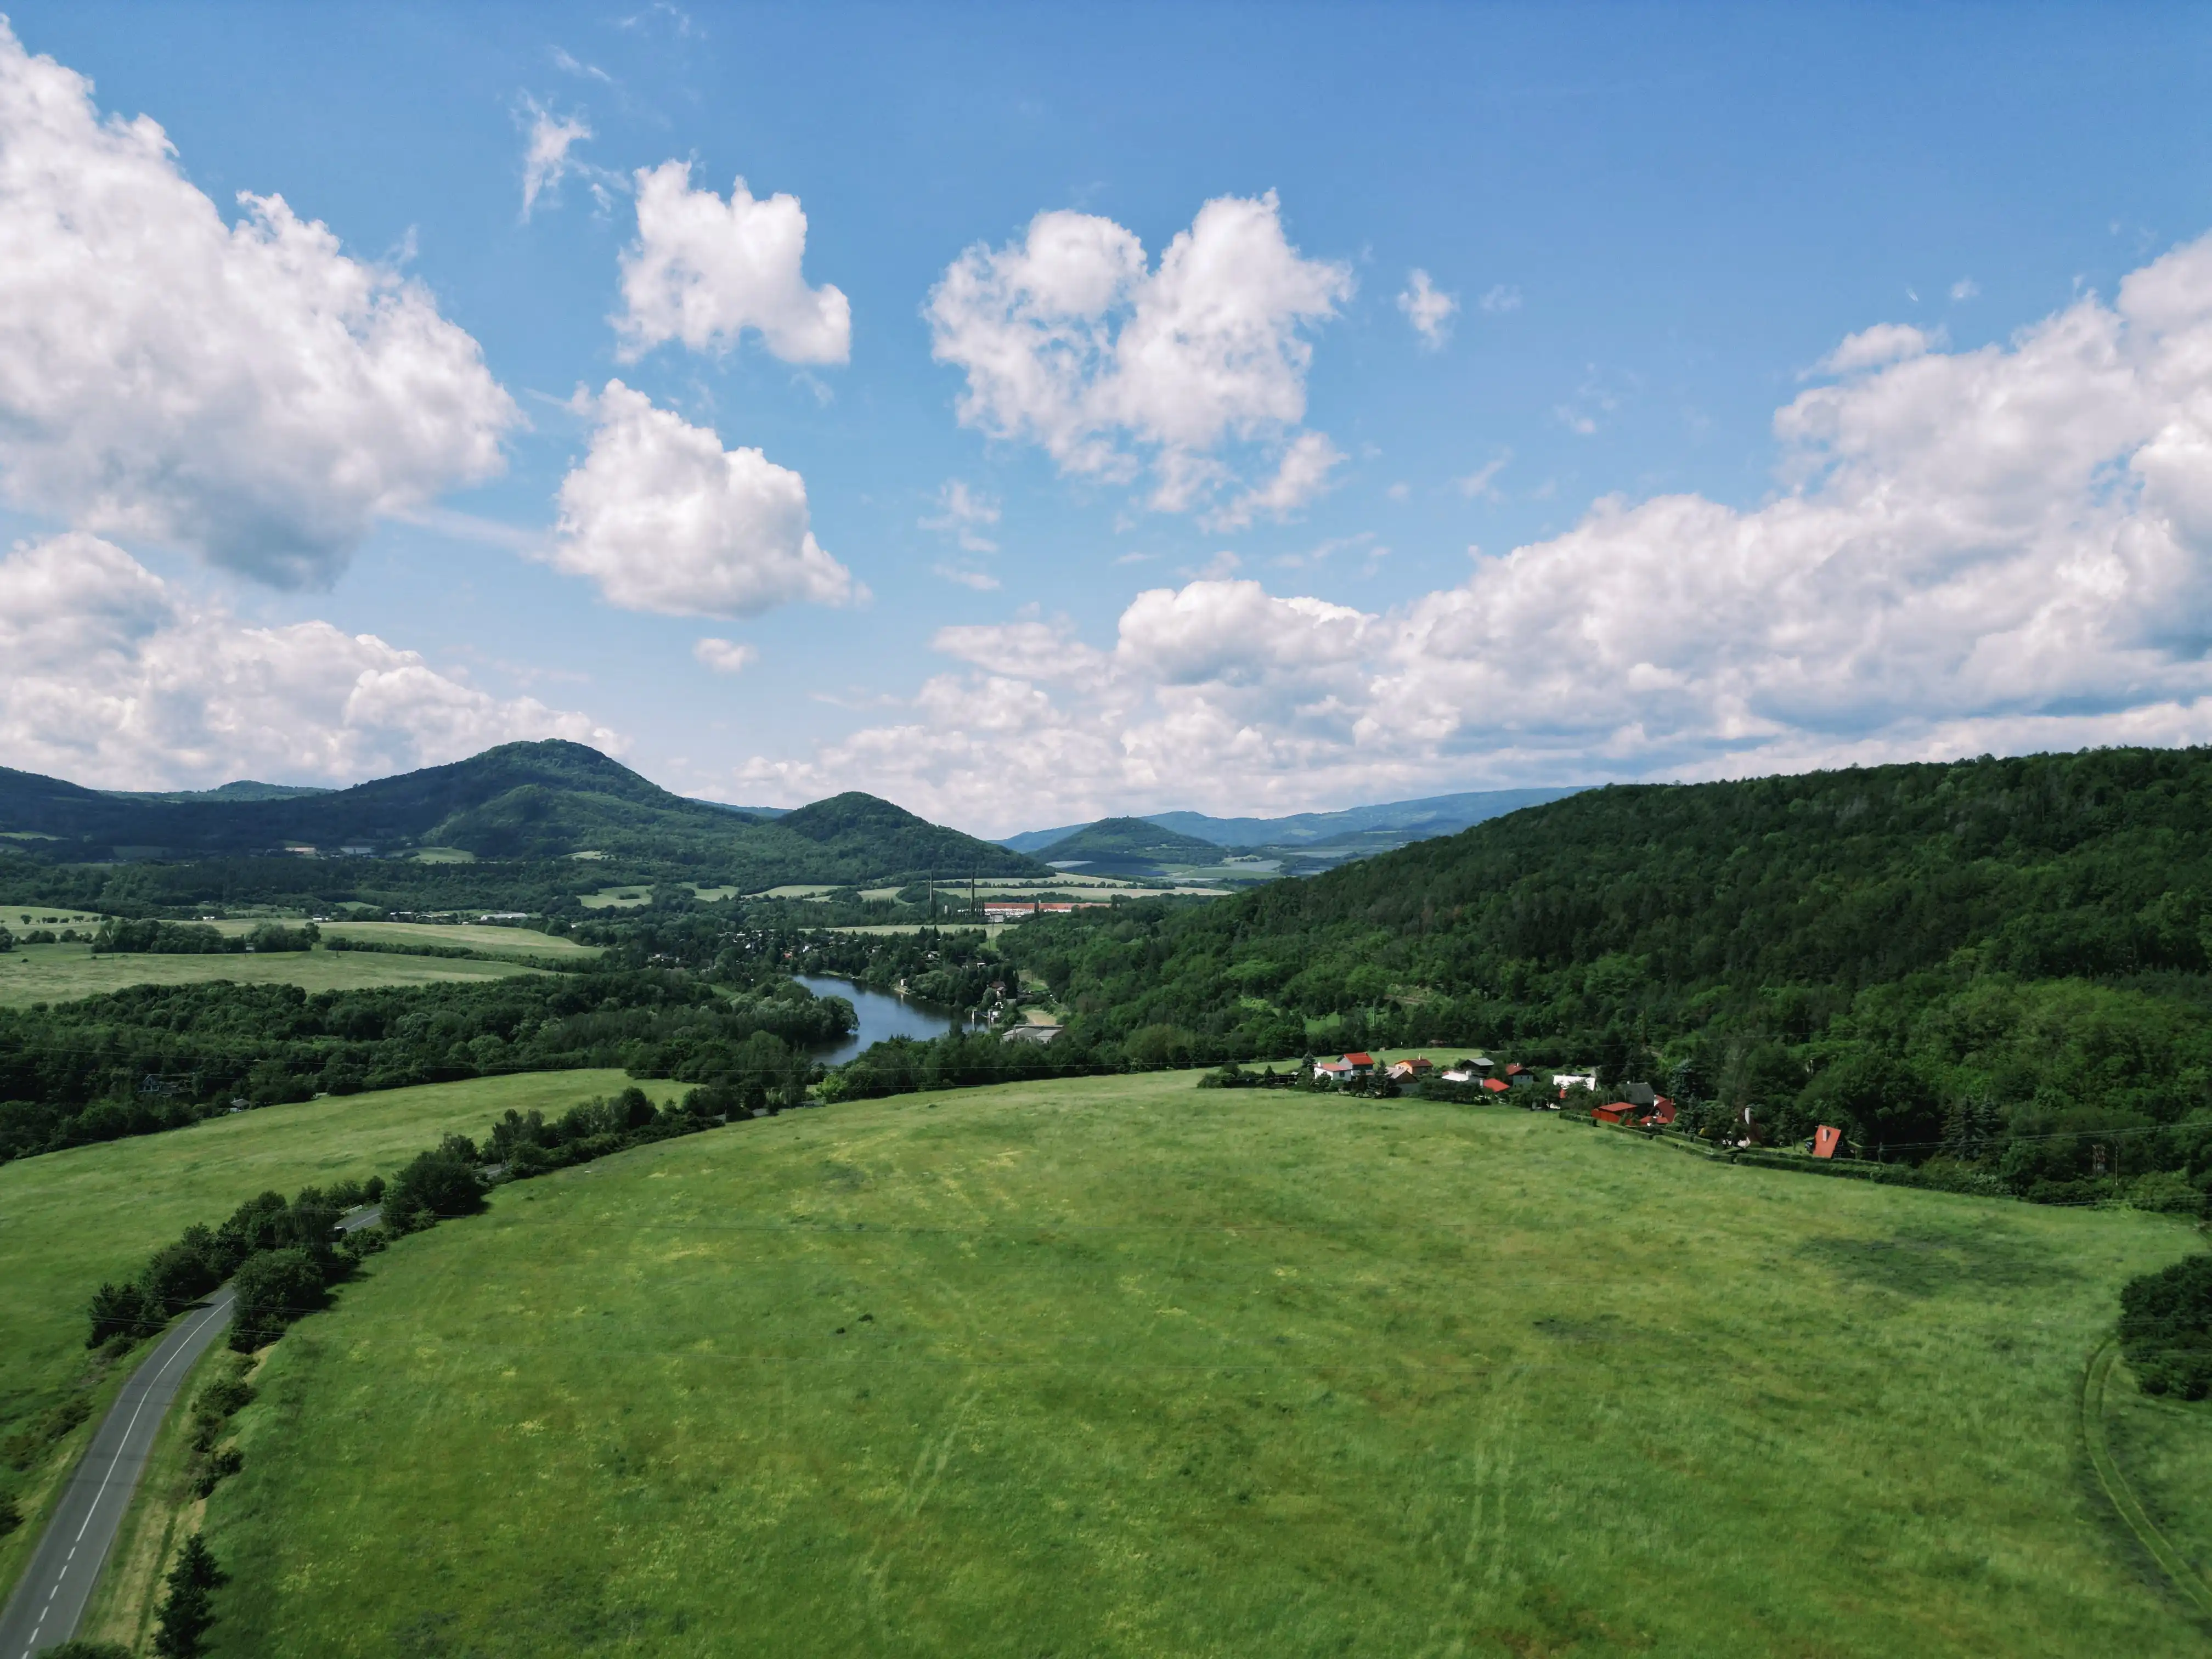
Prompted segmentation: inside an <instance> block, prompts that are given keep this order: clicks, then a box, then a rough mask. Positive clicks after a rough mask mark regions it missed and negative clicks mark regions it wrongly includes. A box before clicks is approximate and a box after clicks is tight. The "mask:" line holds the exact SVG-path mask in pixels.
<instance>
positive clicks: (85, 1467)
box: [0, 1285, 231, 1659]
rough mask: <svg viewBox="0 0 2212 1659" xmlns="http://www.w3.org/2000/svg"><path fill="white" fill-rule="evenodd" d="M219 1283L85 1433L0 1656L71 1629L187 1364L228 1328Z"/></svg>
mask: <svg viewBox="0 0 2212 1659" xmlns="http://www.w3.org/2000/svg"><path fill="white" fill-rule="evenodd" d="M230 1302H231V1294H230V1286H229V1285H224V1286H223V1287H222V1289H221V1290H219V1291H216V1293H215V1294H214V1295H213V1296H211V1297H209V1298H208V1299H207V1301H206V1303H205V1304H204V1305H202V1306H200V1307H198V1308H196V1309H194V1310H192V1311H191V1313H189V1314H187V1315H185V1317H184V1318H183V1319H182V1320H180V1321H179V1322H178V1323H177V1324H176V1325H175V1326H174V1327H173V1328H172V1329H171V1330H170V1332H169V1334H167V1336H164V1337H163V1338H162V1339H161V1341H160V1343H159V1344H157V1345H156V1346H155V1349H154V1352H151V1353H149V1354H148V1355H147V1356H146V1357H145V1358H143V1359H142V1360H140V1361H139V1362H138V1369H137V1370H135V1371H133V1372H132V1373H131V1380H130V1381H129V1382H128V1383H125V1384H124V1385H123V1392H122V1393H121V1394H120V1395H118V1396H117V1397H116V1401H115V1403H114V1405H112V1406H111V1407H108V1411H107V1415H106V1417H105V1418H104V1419H101V1421H100V1427H99V1429H98V1431H96V1432H94V1435H93V1437H92V1444H91V1445H90V1446H89V1447H88V1448H87V1449H86V1450H85V1454H84V1461H83V1462H81V1463H79V1464H78V1465H77V1466H76V1474H73V1475H71V1476H70V1483H69V1489H68V1490H67V1491H65V1492H63V1494H62V1501H61V1507H60V1508H59V1509H58V1510H55V1511H54V1518H53V1520H52V1522H49V1523H48V1524H47V1527H46V1536H45V1537H44V1538H42V1539H40V1541H39V1550H38V1553H37V1554H35V1555H33V1557H32V1558H31V1565H29V1566H28V1567H27V1568H26V1569H25V1570H24V1572H23V1578H22V1582H21V1583H19V1584H17V1585H16V1586H15V1595H12V1596H11V1597H9V1601H8V1609H7V1611H6V1612H5V1613H0V1659H25V1656H27V1655H29V1654H33V1653H36V1652H38V1651H39V1650H40V1649H41V1648H51V1647H58V1646H59V1645H60V1644H62V1643H64V1642H66V1641H68V1640H69V1638H70V1637H72V1636H74V1635H75V1634H76V1622H77V1620H79V1619H81V1618H82V1617H83V1616H84V1607H85V1603H86V1602H88V1601H90V1600H91V1599H92V1587H93V1585H94V1583H97V1582H98V1581H99V1578H100V1564H101V1563H103V1562H104V1561H106V1559H107V1552H108V1550H109V1549H110V1548H111V1547H112V1546H113V1545H114V1542H115V1533H116V1528H118V1527H120V1526H121V1525H122V1524H123V1514H124V1511H125V1510H127V1509H129V1508H130V1507H131V1493H132V1492H135V1491H137V1486H138V1477H139V1476H140V1475H141V1474H144V1473H145V1469H146V1459H147V1457H148V1456H149V1455H150V1454H151V1453H152V1451H153V1449H154V1437H155V1435H156V1434H158V1433H159V1432H161V1419H162V1418H163V1417H165V1416H166V1415H167V1413H168V1410H169V1407H170V1404H171V1402H173V1401H174V1400H175V1399H176V1397H177V1390H178V1389H180V1388H182V1387H183V1386H184V1382H185V1376H186V1375H187V1374H188V1373H189V1372H190V1371H191V1369H192V1362H193V1361H194V1360H196V1359H197V1358H199V1357H200V1356H201V1355H202V1354H203V1353H204V1352H207V1347H208V1344H210V1342H212V1341H214V1340H216V1337H218V1336H220V1335H221V1334H222V1328H223V1327H224V1326H225V1325H228V1323H229V1322H230Z"/></svg>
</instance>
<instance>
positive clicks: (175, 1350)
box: [21, 1291, 228, 1659]
mask: <svg viewBox="0 0 2212 1659" xmlns="http://www.w3.org/2000/svg"><path fill="white" fill-rule="evenodd" d="M217 1294H218V1295H220V1294H221V1292H220V1291H218V1292H217ZM227 1305H228V1304H216V1305H214V1306H210V1307H207V1308H203V1309H202V1310H200V1312H199V1314H198V1315H197V1316H196V1317H195V1318H193V1319H191V1320H190V1321H187V1322H185V1324H183V1325H180V1326H179V1327H178V1328H177V1329H176V1330H174V1331H173V1332H171V1333H170V1334H169V1336H168V1337H167V1339H165V1340H166V1341H167V1343H168V1344H169V1345H170V1346H171V1349H172V1351H171V1352H170V1354H169V1357H168V1358H167V1360H165V1361H163V1362H162V1364H161V1369H160V1370H157V1371H155V1373H154V1375H153V1376H151V1377H150V1378H149V1379H148V1380H147V1381H146V1382H145V1383H144V1385H143V1387H139V1392H138V1403H137V1405H136V1406H135V1407H133V1408H132V1409H131V1420H130V1421H129V1422H128V1423H126V1424H125V1425H123V1434H122V1437H121V1439H120V1440H119V1441H118V1443H117V1444H116V1448H115V1450H114V1452H113V1453H112V1455H110V1456H109V1458H108V1460H107V1471H106V1474H104V1475H102V1476H101V1477H100V1490H99V1491H97V1492H94V1493H93V1495H92V1500H91V1502H90V1503H89V1504H87V1505H86V1506H85V1512H84V1523H83V1524H82V1526H80V1527H79V1528H77V1529H76V1537H75V1538H73V1539H71V1540H70V1552H69V1553H68V1554H67V1555H66V1556H64V1557H63V1558H62V1565H61V1570H60V1571H58V1572H57V1573H56V1574H55V1575H54V1583H53V1588H52V1589H49V1590H48V1591H47V1592H46V1606H45V1607H41V1608H40V1609H39V1618H38V1622H37V1623H36V1624H34V1625H33V1626H31V1639H30V1640H29V1641H28V1642H27V1644H25V1645H24V1648H23V1652H22V1656H21V1659H31V1656H32V1655H33V1653H35V1652H36V1651H37V1650H38V1646H39V1632H41V1631H43V1630H44V1629H46V1618H47V1615H48V1614H50V1613H52V1612H53V1610H54V1601H55V1599H56V1598H57V1597H58V1596H59V1595H61V1593H62V1585H63V1583H64V1582H66V1581H67V1579H68V1577H69V1574H70V1566H71V1565H73V1564H74V1563H75V1562H76V1552H77V1547H78V1546H79V1545H81V1544H82V1543H83V1542H84V1535H85V1534H86V1533H87V1532H88V1531H90V1530H91V1528H92V1522H93V1518H94V1516H96V1515H98V1514H99V1512H100V1504H102V1503H104V1502H105V1501H106V1498H107V1489H108V1487H109V1486H112V1485H113V1484H114V1481H115V1475H116V1471H117V1469H118V1468H119V1467H120V1466H121V1465H122V1463H123V1462H124V1461H125V1453H127V1452H128V1451H129V1450H130V1449H131V1431H133V1430H134V1429H136V1428H137V1426H138V1419H139V1418H140V1417H141V1416H142V1415H143V1413H144V1412H145V1410H146V1402H147V1401H148V1400H149V1398H150V1397H151V1396H152V1395H153V1393H154V1390H155V1389H157V1388H159V1387H160V1386H161V1380H162V1379H163V1378H164V1377H166V1376H168V1374H169V1371H170V1370H171V1368H172V1367H173V1366H174V1365H175V1364H176V1363H177V1361H178V1360H179V1359H180V1358H183V1357H184V1353H185V1349H187V1348H188V1347H190V1346H191V1341H192V1339H193V1338H194V1337H195V1336H197V1335H198V1334H199V1333H200V1332H201V1331H202V1330H203V1329H204V1328H206V1326H207V1323H208V1322H209V1321H210V1320H211V1319H213V1318H214V1317H215V1316H216V1315H217V1314H219V1313H222V1312H223V1311H225V1309H226V1307H227ZM156 1352H159V1350H158V1349H157V1350H156ZM138 1385H139V1379H138V1377H137V1376H135V1375H134V1376H132V1377H131V1380H130V1382H128V1383H125V1384H124V1387H125V1389H131V1388H133V1387H138ZM121 1403H122V1402H121V1401H118V1402H117V1405H118V1407H119V1406H120V1405H121ZM105 1427H106V1419H101V1422H100V1428H105ZM93 1438H94V1441H97V1440H98V1439H99V1438H100V1429H94V1431H93ZM66 1501H67V1499H66V1497H64V1502H66ZM112 1542H114V1540H113V1539H112V1538H111V1539H109V1540H108V1541H107V1543H112ZM106 1553H107V1545H106V1544H103V1545H101V1547H100V1554H101V1557H102V1558H103V1559H105V1557H106Z"/></svg>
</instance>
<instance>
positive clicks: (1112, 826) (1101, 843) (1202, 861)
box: [1036, 818, 1222, 876]
mask: <svg viewBox="0 0 2212 1659" xmlns="http://www.w3.org/2000/svg"><path fill="white" fill-rule="evenodd" d="M1221 856H1222V849H1221V848H1219V847H1218V845H1216V844H1215V843H1214V842H1210V841H1202V840H1200V838H1199V837H1198V836H1185V835H1179V834H1178V833H1176V831H1175V830H1173V829H1162V828H1161V827H1160V826H1159V825H1158V824H1157V823H1152V821H1151V820H1149V819H1147V818H1101V819H1100V820H1099V821H1098V822H1097V823H1094V824H1091V825H1089V826H1088V827H1086V828H1085V829H1079V830H1077V831H1076V832H1075V833H1074V834H1073V835H1072V836H1067V837H1066V838H1065V839H1064V840H1061V841H1056V842H1053V843H1052V845H1050V846H1049V847H1046V848H1041V849H1040V850H1039V851H1038V852H1037V853H1036V858H1037V859H1038V860H1040V861H1041V862H1042V863H1045V864H1066V865H1069V866H1080V867H1081V868H1082V870H1083V871H1084V872H1085V874H1088V875H1102V876H1152V875H1158V873H1159V872H1160V871H1161V869H1162V868H1163V866H1170V865H1213V864H1218V863H1220V862H1221Z"/></svg>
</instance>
